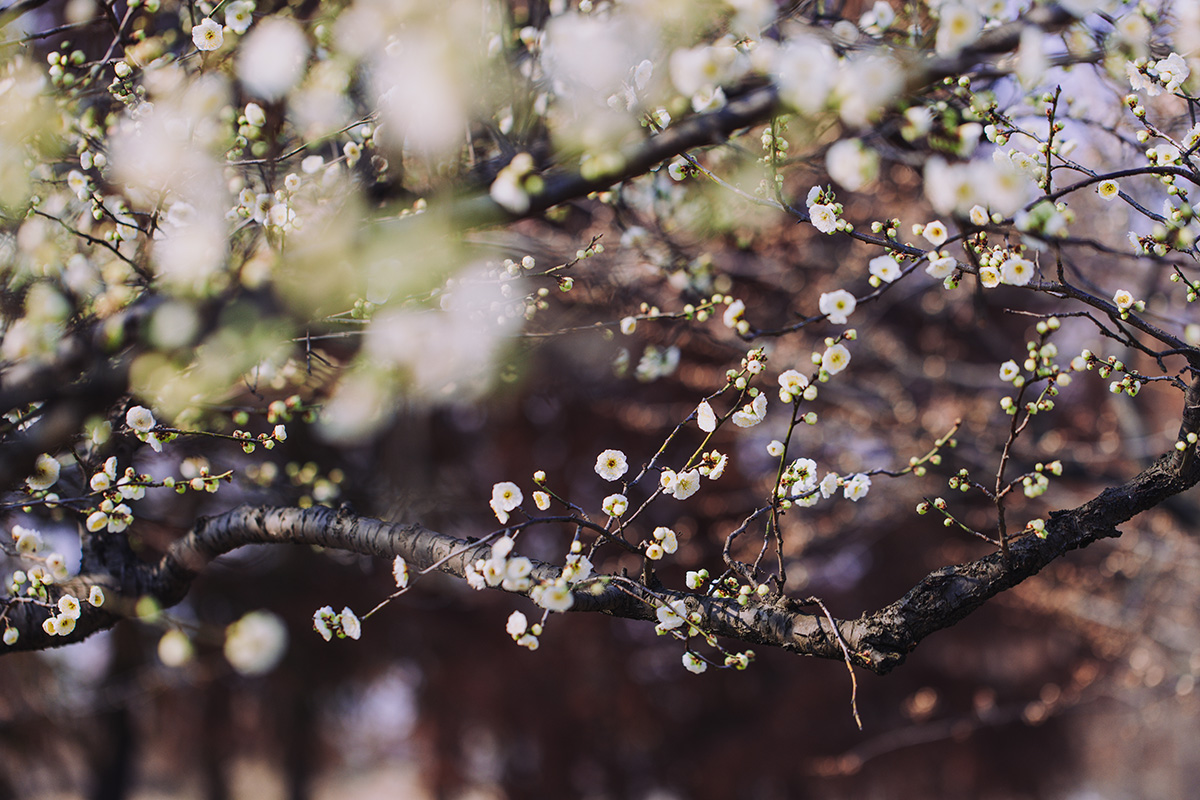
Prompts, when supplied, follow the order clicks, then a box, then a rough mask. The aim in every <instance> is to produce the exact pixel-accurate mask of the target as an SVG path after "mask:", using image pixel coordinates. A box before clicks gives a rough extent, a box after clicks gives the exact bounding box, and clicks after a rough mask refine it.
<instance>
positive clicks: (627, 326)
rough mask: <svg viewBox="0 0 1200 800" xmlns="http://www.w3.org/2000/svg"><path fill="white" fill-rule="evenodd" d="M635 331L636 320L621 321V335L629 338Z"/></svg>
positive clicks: (631, 318)
mask: <svg viewBox="0 0 1200 800" xmlns="http://www.w3.org/2000/svg"><path fill="white" fill-rule="evenodd" d="M636 330H637V319H635V318H634V317H625V318H624V319H622V320H621V333H623V334H625V335H626V336H629V335H630V334H632V333H633V332H634V331H636Z"/></svg>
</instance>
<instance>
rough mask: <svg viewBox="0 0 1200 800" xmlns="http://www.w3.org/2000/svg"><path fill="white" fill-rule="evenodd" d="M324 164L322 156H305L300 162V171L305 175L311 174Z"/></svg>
mask: <svg viewBox="0 0 1200 800" xmlns="http://www.w3.org/2000/svg"><path fill="white" fill-rule="evenodd" d="M323 166H325V157H324V156H315V155H314V156H305V158H304V160H303V161H301V162H300V171H301V172H303V173H304V174H305V175H312V174H313V173H314V172H316V171H317V170H319V169H320V168H321V167H323Z"/></svg>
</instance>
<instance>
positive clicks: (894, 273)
mask: <svg viewBox="0 0 1200 800" xmlns="http://www.w3.org/2000/svg"><path fill="white" fill-rule="evenodd" d="M867 268H868V269H869V270H870V272H871V274H872V275H874V276H875V277H876V278H879V280H881V281H884V282H886V283H891V282H892V281H894V280H896V278H899V277H900V265H899V264H898V263H896V259H895V258H894V257H892V256H876V257H875V258H872V259H871V260H870V262H869V263H868V264H867Z"/></svg>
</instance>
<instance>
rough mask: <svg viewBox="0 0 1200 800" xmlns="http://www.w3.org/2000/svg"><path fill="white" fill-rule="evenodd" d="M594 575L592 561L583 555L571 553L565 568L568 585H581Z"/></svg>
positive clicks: (564, 574) (564, 572)
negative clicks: (580, 582) (580, 583)
mask: <svg viewBox="0 0 1200 800" xmlns="http://www.w3.org/2000/svg"><path fill="white" fill-rule="evenodd" d="M591 575H592V561H591V559H590V558H588V557H587V556H585V555H584V554H583V553H571V554H570V555H568V556H567V564H566V566H565V567H563V577H564V578H566V579H567V583H579V581H585V580H587V579H588V578H589V577H591Z"/></svg>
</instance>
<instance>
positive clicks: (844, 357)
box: [821, 344, 850, 375]
mask: <svg viewBox="0 0 1200 800" xmlns="http://www.w3.org/2000/svg"><path fill="white" fill-rule="evenodd" d="M849 363H850V351H849V350H847V349H846V346H845V345H842V344H835V345H833V346H832V347H829V348H827V349H826V350H825V354H824V355H823V356H821V369H823V370H825V371H826V372H828V373H829V374H830V375H837V374H838V373H839V372H841V371H842V370H844V369H845V368H846V365H847V364H849Z"/></svg>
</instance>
